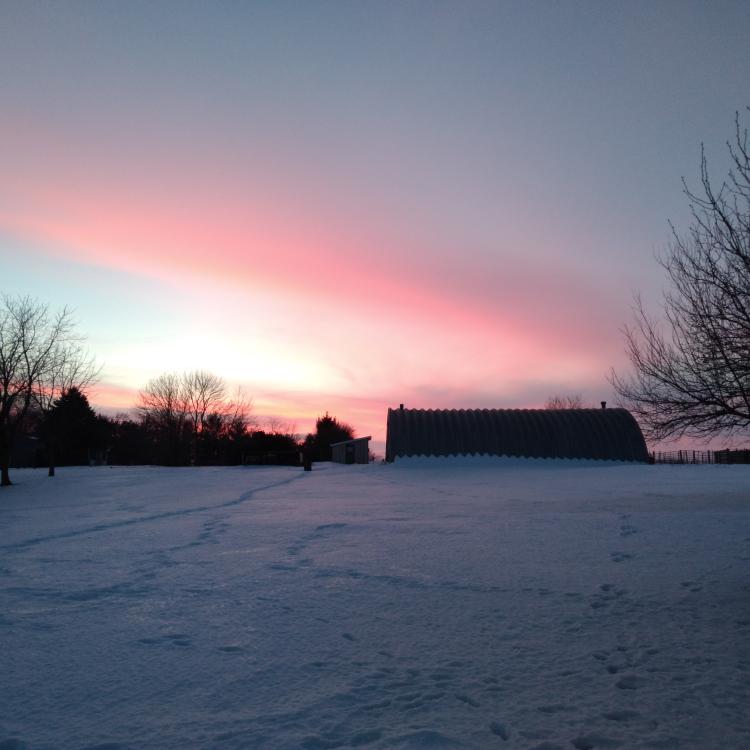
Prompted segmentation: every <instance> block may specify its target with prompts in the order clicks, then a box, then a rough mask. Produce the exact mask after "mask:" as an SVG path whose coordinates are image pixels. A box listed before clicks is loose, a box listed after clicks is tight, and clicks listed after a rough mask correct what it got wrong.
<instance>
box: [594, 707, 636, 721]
mask: <svg viewBox="0 0 750 750" xmlns="http://www.w3.org/2000/svg"><path fill="white" fill-rule="evenodd" d="M602 716H603V717H604V718H605V719H606V720H607V721H632V720H633V719H637V718H639V717H640V714H639V713H638V711H630V710H629V709H624V710H623V711H607V712H606V713H604V714H602Z"/></svg>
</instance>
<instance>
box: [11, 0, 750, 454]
mask: <svg viewBox="0 0 750 750" xmlns="http://www.w3.org/2000/svg"><path fill="white" fill-rule="evenodd" d="M748 32H750V4H748V3H746V2H688V1H684V2H657V3H654V2H628V3H619V4H616V3H599V2H591V3H583V2H566V3H553V2H460V1H458V0H457V1H456V2H440V1H439V0H433V1H432V2H427V1H426V0H425V1H424V2H343V1H342V2H326V1H325V0H321V1H320V2H283V1H274V2H258V3H252V2H242V3H240V2H229V1H228V0H226V1H225V2H215V3H200V2H190V1H189V0H185V1H183V2H173V3H169V2H158V1H157V2H139V1H138V0H132V1H131V2H127V3H122V2H119V1H116V2H115V1H110V0H100V1H99V2H96V3H92V2H74V1H71V2H66V3H57V2H49V3H42V2H34V1H33V0H24V1H23V2H11V1H10V0H0V170H1V172H0V174H1V177H0V269H1V271H0V290H2V291H3V292H6V293H11V294H29V295H32V296H34V297H36V298H38V299H40V300H41V301H44V302H47V303H49V304H50V305H52V306H53V307H61V306H63V305H68V306H70V307H72V308H73V309H74V311H75V317H76V320H77V322H78V329H79V331H80V332H81V333H83V334H85V335H86V337H87V341H88V346H89V348H90V350H91V351H92V352H93V353H94V354H95V355H96V357H97V360H98V361H99V362H100V364H101V365H102V375H101V380H100V382H99V383H98V385H97V386H96V387H95V388H94V389H93V390H92V392H91V400H92V403H93V404H94V405H95V406H96V407H97V408H99V409H100V410H103V411H107V412H110V413H112V412H117V411H123V410H127V409H129V408H132V407H133V405H134V404H135V401H136V398H137V393H138V390H139V389H140V388H142V387H143V386H144V385H145V384H146V383H147V382H148V380H149V379H150V378H153V377H155V376H157V375H159V374H161V373H163V372H181V371H186V370H191V369H197V368H201V369H206V370H210V371H213V372H215V373H216V374H217V375H220V376H222V377H223V378H225V379H226V381H227V382H228V383H229V384H230V386H231V387H235V386H238V385H241V386H242V387H243V388H244V390H245V393H246V394H247V395H248V396H249V397H251V398H252V400H253V409H254V412H255V415H256V417H258V418H259V419H261V420H263V419H265V418H267V417H274V418H278V419H281V420H282V421H284V422H287V423H290V424H293V425H295V426H296V430H297V431H298V432H306V431H308V430H310V429H311V428H312V426H313V425H314V420H315V417H316V416H318V415H320V414H323V413H325V412H326V411H328V412H329V413H331V414H334V415H335V416H337V417H339V418H341V419H343V420H345V421H347V422H349V423H351V424H352V425H353V426H354V427H355V429H356V431H357V434H358V435H370V434H371V435H373V437H374V438H375V439H376V441H378V442H377V444H376V445H381V444H382V443H381V441H382V440H383V439H384V436H385V420H386V412H387V408H388V407H389V406H391V407H395V406H398V404H399V403H404V404H406V405H407V406H408V407H414V408H429V407H432V408H477V407H486V408H503V407H538V406H543V405H544V402H545V401H546V399H547V397H549V396H550V395H553V394H563V395H564V394H573V393H578V394H581V395H582V396H583V399H584V401H586V402H587V403H591V404H598V403H599V401H601V400H607V401H609V402H610V403H612V402H614V400H615V399H614V394H613V392H612V388H611V386H610V384H609V382H608V380H607V376H608V374H609V372H610V370H611V368H613V367H614V368H615V369H616V370H617V371H618V372H627V371H628V362H627V358H626V356H625V353H624V343H623V338H622V327H623V325H625V324H627V323H628V322H629V321H630V320H631V318H632V315H631V307H632V302H633V294H634V293H635V292H641V293H642V295H643V297H644V299H645V301H646V303H647V306H649V307H650V308H651V309H653V310H655V311H656V310H658V302H659V299H660V295H661V293H662V290H663V288H664V287H665V283H666V282H665V278H664V275H663V272H662V271H661V269H660V268H659V266H658V264H657V263H656V261H655V255H656V254H658V253H659V252H661V251H663V250H664V248H665V247H666V246H667V243H668V241H669V236H670V235H669V224H668V222H669V221H670V220H671V221H672V222H674V224H675V225H676V226H677V228H678V230H679V229H680V228H685V229H686V228H687V227H688V225H689V213H688V206H687V203H686V199H685V196H684V195H683V194H682V192H681V191H682V185H681V178H682V177H685V178H686V179H687V180H688V182H691V183H692V184H695V182H696V180H697V177H698V175H699V163H700V162H699V160H700V144H701V142H703V143H705V148H706V153H707V155H708V158H709V163H710V168H711V171H712V173H714V174H715V175H716V177H717V179H721V177H722V176H723V175H724V174H725V172H726V168H727V158H726V146H725V144H726V141H727V139H728V138H730V137H731V136H732V133H733V128H734V116H735V111H737V110H743V109H744V108H745V107H746V106H747V105H748V104H750V93H749V91H748V81H749V80H750V55H748V54H747V37H748Z"/></svg>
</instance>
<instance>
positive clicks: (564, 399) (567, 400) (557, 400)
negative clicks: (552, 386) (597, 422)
mask: <svg viewBox="0 0 750 750" xmlns="http://www.w3.org/2000/svg"><path fill="white" fill-rule="evenodd" d="M544 408H545V409H583V396H581V394H580V393H575V394H573V395H572V396H550V397H549V398H548V399H547V403H546V404H545V405H544Z"/></svg>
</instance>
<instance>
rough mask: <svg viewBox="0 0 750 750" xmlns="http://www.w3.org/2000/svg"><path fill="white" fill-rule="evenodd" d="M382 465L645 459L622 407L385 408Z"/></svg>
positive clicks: (635, 428)
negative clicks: (469, 459) (428, 459)
mask: <svg viewBox="0 0 750 750" xmlns="http://www.w3.org/2000/svg"><path fill="white" fill-rule="evenodd" d="M387 430H388V432H387V437H386V446H385V455H386V460H387V461H393V460H394V459H396V458H398V457H401V456H462V455H489V456H516V457H527V458H591V459H600V460H604V461H648V460H649V456H648V451H647V449H646V441H645V440H644V439H643V433H642V432H641V428H640V427H639V426H638V423H637V422H636V421H635V419H634V418H633V415H632V414H631V413H630V412H629V411H627V410H626V409H605V408H601V409H404V407H403V404H402V405H401V407H400V408H398V409H389V410H388V425H387Z"/></svg>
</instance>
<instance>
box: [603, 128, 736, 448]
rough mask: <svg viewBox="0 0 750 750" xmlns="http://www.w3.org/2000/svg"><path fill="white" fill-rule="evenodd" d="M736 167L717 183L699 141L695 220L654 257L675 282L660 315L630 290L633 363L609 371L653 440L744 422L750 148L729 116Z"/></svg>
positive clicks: (731, 429)
mask: <svg viewBox="0 0 750 750" xmlns="http://www.w3.org/2000/svg"><path fill="white" fill-rule="evenodd" d="M728 147H729V154H730V158H731V163H732V167H731V169H730V171H729V175H728V177H727V179H726V180H725V181H724V182H723V183H722V184H721V187H720V188H719V189H718V190H716V189H715V188H714V187H713V185H712V183H711V180H710V178H709V172H708V163H707V160H706V156H705V153H704V150H703V147H701V163H700V182H701V192H700V193H697V192H694V191H693V190H691V189H690V188H689V187H688V185H687V183H686V182H684V181H683V184H684V192H685V194H686V196H687V198H688V201H689V203H690V211H691V215H692V224H691V226H690V228H689V229H688V232H687V233H686V234H685V235H682V234H680V233H678V232H677V230H676V229H675V228H674V227H673V226H672V241H671V243H670V246H669V249H668V251H667V253H666V254H665V255H664V256H663V257H661V258H660V259H659V263H660V264H661V266H662V267H663V268H664V270H665V271H666V273H667V276H668V278H669V280H670V282H671V290H670V291H669V292H668V293H667V294H665V296H664V300H663V305H662V308H663V318H664V320H663V323H662V324H659V323H657V322H656V321H655V320H654V319H653V318H652V317H650V316H649V315H648V314H647V313H646V312H645V310H644V306H643V303H642V301H641V299H640V298H639V297H636V300H635V306H634V319H635V320H634V323H633V325H632V326H628V327H626V328H625V330H624V334H625V343H626V350H627V354H628V357H629V359H630V362H631V364H632V367H633V372H632V374H631V375H629V376H622V375H618V374H617V373H615V372H613V373H612V376H611V382H612V384H613V386H614V388H615V390H616V391H617V394H618V396H619V397H620V400H621V402H622V403H623V405H625V406H627V407H628V408H629V409H630V410H631V411H632V412H633V414H634V415H635V416H636V418H637V419H638V421H639V422H640V423H641V426H642V428H643V429H644V432H646V434H647V436H648V437H650V438H653V439H656V440H663V439H666V438H674V437H681V436H683V435H688V436H693V437H704V438H705V437H710V436H712V435H716V434H732V433H737V432H746V431H747V430H748V429H750V151H749V150H748V134H747V130H743V129H742V128H741V127H740V117H739V113H738V114H737V116H736V119H735V140H734V142H733V143H729V144H728Z"/></svg>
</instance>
